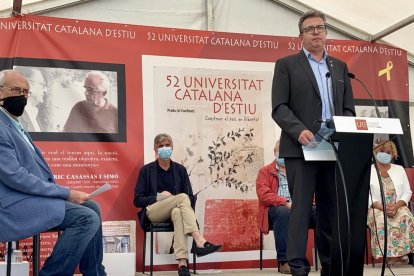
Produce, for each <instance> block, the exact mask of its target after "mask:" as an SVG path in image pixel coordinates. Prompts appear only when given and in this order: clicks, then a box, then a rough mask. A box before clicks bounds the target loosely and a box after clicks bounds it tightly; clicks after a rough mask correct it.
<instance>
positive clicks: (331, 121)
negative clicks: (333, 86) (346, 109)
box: [325, 72, 335, 128]
mask: <svg viewBox="0 0 414 276" xmlns="http://www.w3.org/2000/svg"><path fill="white" fill-rule="evenodd" d="M325 77H326V78H325V81H326V90H327V92H328V103H329V112H330V113H331V117H330V118H328V119H326V126H327V127H328V128H335V125H334V123H333V120H332V116H334V115H335V111H334V108H333V106H332V104H333V101H332V102H331V96H330V93H329V78H330V77H331V73H330V72H327V73H326V75H325ZM332 98H333V95H332Z"/></svg>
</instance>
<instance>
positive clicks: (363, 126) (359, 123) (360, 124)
mask: <svg viewBox="0 0 414 276" xmlns="http://www.w3.org/2000/svg"><path fill="white" fill-rule="evenodd" d="M355 125H356V128H357V130H368V125H367V121H366V120H361V119H355Z"/></svg>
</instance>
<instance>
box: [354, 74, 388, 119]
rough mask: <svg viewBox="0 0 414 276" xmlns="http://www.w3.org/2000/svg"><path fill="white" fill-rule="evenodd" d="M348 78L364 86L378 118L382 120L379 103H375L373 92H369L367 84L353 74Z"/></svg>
mask: <svg viewBox="0 0 414 276" xmlns="http://www.w3.org/2000/svg"><path fill="white" fill-rule="evenodd" d="M348 77H350V78H351V79H354V80H356V81H358V82H359V83H360V84H362V86H363V87H364V89H365V91H366V92H367V94H368V95H369V97H370V98H371V100H372V102H373V104H374V107H375V112H376V113H377V117H378V118H381V114H380V112H379V109H378V106H377V102H376V101H375V99H374V97H372V94H371V92H369V90H368V88H367V87H366V86H365V84H364V83H363V82H362V81H361V80H360V79H358V78H357V77H355V75H354V74H352V73H351V72H348Z"/></svg>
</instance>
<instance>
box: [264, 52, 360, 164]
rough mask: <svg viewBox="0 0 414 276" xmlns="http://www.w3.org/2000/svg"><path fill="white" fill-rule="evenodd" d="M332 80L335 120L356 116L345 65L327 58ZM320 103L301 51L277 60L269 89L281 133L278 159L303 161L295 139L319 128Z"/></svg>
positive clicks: (310, 70) (312, 78) (273, 116)
mask: <svg viewBox="0 0 414 276" xmlns="http://www.w3.org/2000/svg"><path fill="white" fill-rule="evenodd" d="M327 63H328V68H329V71H330V73H331V79H332V95H333V103H334V106H333V107H334V109H335V115H337V116H355V107H354V98H353V95H352V86H351V82H350V79H349V77H348V75H347V74H348V68H347V66H346V64H345V63H344V62H343V61H341V60H339V59H337V58H334V57H331V56H328V57H327ZM321 114H322V100H321V94H320V91H319V88H318V84H317V82H316V78H315V75H314V74H313V71H312V68H311V66H310V64H309V61H308V58H307V57H306V55H305V53H304V52H303V51H300V52H299V53H297V54H294V55H291V56H287V57H284V58H281V59H279V60H278V61H277V62H276V65H275V74H274V76H273V86H272V118H273V120H275V122H276V123H277V124H278V125H279V126H280V128H281V129H282V134H281V137H280V151H279V153H280V156H281V157H296V158H297V157H303V152H302V148H301V145H300V143H299V142H298V138H299V135H300V133H301V132H302V131H303V130H305V129H308V130H310V131H312V132H313V133H314V134H315V133H316V132H317V131H318V130H319V128H320V125H319V124H317V123H315V121H317V120H319V119H321V117H322V116H321Z"/></svg>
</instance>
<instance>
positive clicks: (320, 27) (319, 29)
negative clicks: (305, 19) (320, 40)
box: [302, 25, 326, 34]
mask: <svg viewBox="0 0 414 276" xmlns="http://www.w3.org/2000/svg"><path fill="white" fill-rule="evenodd" d="M315 30H316V31H317V32H318V33H322V32H324V31H326V25H316V26H308V27H306V28H303V30H302V32H303V33H307V34H313V33H314V32H315Z"/></svg>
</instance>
